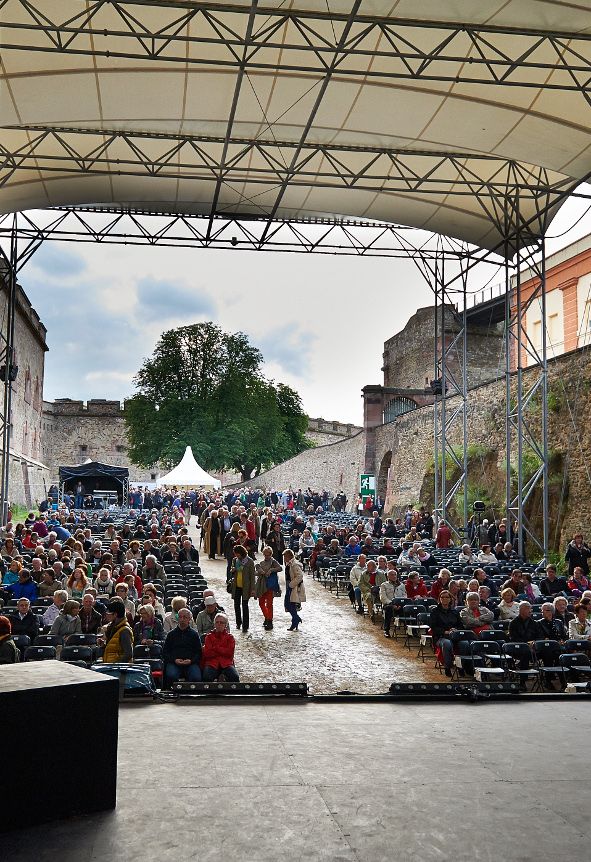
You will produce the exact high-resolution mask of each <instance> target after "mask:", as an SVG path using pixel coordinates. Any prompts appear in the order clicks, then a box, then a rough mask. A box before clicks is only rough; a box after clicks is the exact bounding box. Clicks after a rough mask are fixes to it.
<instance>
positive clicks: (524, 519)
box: [505, 232, 549, 559]
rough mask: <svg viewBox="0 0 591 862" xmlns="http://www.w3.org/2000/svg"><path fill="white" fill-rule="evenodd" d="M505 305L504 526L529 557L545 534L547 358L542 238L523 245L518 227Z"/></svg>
mask: <svg viewBox="0 0 591 862" xmlns="http://www.w3.org/2000/svg"><path fill="white" fill-rule="evenodd" d="M508 286H509V285H508ZM507 305H508V309H509V312H508V316H507V331H506V351H507V356H506V362H505V367H506V394H507V412H506V427H507V443H506V445H507V452H506V458H507V512H508V527H509V526H510V527H511V529H512V530H515V531H516V533H517V548H518V552H519V555H520V557H522V558H523V559H527V558H528V556H529V552H528V548H527V545H528V543H530V542H531V545H533V548H536V549H538V550H539V552H540V553H541V555H542V556H543V558H544V559H546V558H547V555H548V537H549V513H548V505H549V501H548V361H547V332H546V248H545V241H544V238H543V237H542V238H541V239H540V240H539V241H538V242H537V243H536V244H535V245H533V246H529V247H523V246H522V244H521V241H520V237H519V232H517V235H516V255H515V275H514V279H513V287H512V289H511V290H509V291H508V294H507ZM513 435H514V436H515V442H516V456H515V457H514V452H513V446H512V439H511V438H512V436H513ZM512 458H513V463H512ZM534 492H538V495H539V496H538V506H539V518H538V521H541V524H540V523H538V526H537V527H536V525H535V524H534V518H535V517H536V512H535V511H534V509H533V503H534V502H535V498H534V496H533V495H534ZM530 501H531V502H530ZM528 503H529V506H528Z"/></svg>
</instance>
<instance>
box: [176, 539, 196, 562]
mask: <svg viewBox="0 0 591 862" xmlns="http://www.w3.org/2000/svg"><path fill="white" fill-rule="evenodd" d="M179 563H180V564H181V565H182V564H183V563H199V551H198V550H197V548H194V547H193V545H192V543H191V540H190V539H185V540H184V542H183V547H182V549H181V550H180V551H179Z"/></svg>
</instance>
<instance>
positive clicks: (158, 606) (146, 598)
mask: <svg viewBox="0 0 591 862" xmlns="http://www.w3.org/2000/svg"><path fill="white" fill-rule="evenodd" d="M146 602H149V603H150V604H151V605H153V607H154V610H155V611H156V613H157V615H158V616H159V617H160V619H161V620H162V621H164V617H165V616H166V611H165V610H164V605H163V604H162V602H161V601H160V599H159V598H158V593H157V592H156V587H155V586H154V584H146V585H145V586H144V592H143V595H142V597H141V599H140V604H142V605H145V604H146Z"/></svg>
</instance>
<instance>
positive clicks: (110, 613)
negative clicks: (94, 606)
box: [101, 599, 133, 664]
mask: <svg viewBox="0 0 591 862" xmlns="http://www.w3.org/2000/svg"><path fill="white" fill-rule="evenodd" d="M105 619H106V621H107V626H106V628H105V630H104V637H103V638H101V641H102V640H104V645H105V649H104V652H103V662H105V664H111V663H113V662H131V661H133V632H132V630H131V626H130V625H129V623H128V622H127V615H126V613H125V605H124V604H123V602H122V601H120V600H119V599H113V600H112V601H110V602H109V604H108V605H107V613H106V614H105Z"/></svg>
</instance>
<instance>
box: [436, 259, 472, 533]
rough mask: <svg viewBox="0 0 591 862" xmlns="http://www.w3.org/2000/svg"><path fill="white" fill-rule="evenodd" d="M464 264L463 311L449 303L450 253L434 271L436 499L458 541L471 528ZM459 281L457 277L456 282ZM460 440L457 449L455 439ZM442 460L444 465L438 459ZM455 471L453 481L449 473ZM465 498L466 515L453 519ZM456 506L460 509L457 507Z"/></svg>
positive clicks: (440, 513)
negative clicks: (454, 510)
mask: <svg viewBox="0 0 591 862" xmlns="http://www.w3.org/2000/svg"><path fill="white" fill-rule="evenodd" d="M465 263H466V262H465V261H462V260H461V259H460V267H461V272H460V277H461V285H462V287H461V293H460V295H461V302H462V310H461V312H457V311H455V309H454V307H453V305H452V303H451V302H450V300H449V296H448V290H447V284H446V269H445V253H442V255H441V259H440V260H439V261H438V262H437V266H436V267H435V268H434V273H433V274H434V286H433V290H434V294H435V337H434V341H435V380H434V406H433V414H434V435H433V436H434V444H433V459H434V465H435V466H434V474H435V481H434V497H435V521H436V523H439V521H440V520H444V521H446V523H447V524H448V525H449V526H450V528H451V530H452V532H453V533H454V534H455V536H456V538H457V539H459V540H462V539H463V538H464V537H465V536H466V534H467V529H468V485H467V476H468V380H467V371H468V341H467V302H466V291H467V279H468V271H467V269H466V266H465ZM454 281H455V278H454ZM454 438H455V439H456V441H458V444H457V445H453V443H452V439H454ZM440 460H441V465H440V463H439V461H440ZM449 468H450V469H451V470H452V473H453V479H452V481H451V482H450V481H449V476H448V469H449ZM458 496H461V503H460V507H459V508H460V509H461V514H458V516H453V514H452V511H451V510H452V508H453V509H457V508H458V506H457V503H458ZM454 504H455V505H454Z"/></svg>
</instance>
